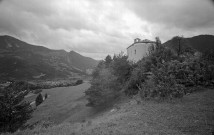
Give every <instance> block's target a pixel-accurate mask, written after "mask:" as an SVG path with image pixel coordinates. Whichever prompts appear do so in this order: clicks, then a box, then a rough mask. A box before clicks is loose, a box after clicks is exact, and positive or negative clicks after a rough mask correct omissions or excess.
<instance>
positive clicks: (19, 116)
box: [0, 88, 33, 132]
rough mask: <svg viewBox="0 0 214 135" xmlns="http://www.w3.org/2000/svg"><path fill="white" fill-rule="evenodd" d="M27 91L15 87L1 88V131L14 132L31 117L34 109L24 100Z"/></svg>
mask: <svg viewBox="0 0 214 135" xmlns="http://www.w3.org/2000/svg"><path fill="white" fill-rule="evenodd" d="M27 93H28V92H27V91H21V92H20V91H19V90H16V89H13V88H7V89H6V88H5V89H1V90H0V132H14V131H16V130H17V129H18V128H20V127H22V126H23V125H24V124H25V122H26V121H27V120H28V119H29V118H31V114H32V112H33V109H32V107H31V105H30V103H28V102H26V101H24V96H25V95H27Z"/></svg>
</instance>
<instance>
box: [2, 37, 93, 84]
mask: <svg viewBox="0 0 214 135" xmlns="http://www.w3.org/2000/svg"><path fill="white" fill-rule="evenodd" d="M77 56H78V57H77ZM77 61H78V62H77ZM0 65H1V66H0V79H1V80H8V79H38V78H40V79H47V78H67V77H71V76H75V75H76V74H84V73H85V70H86V69H90V68H93V67H95V66H96V65H97V61H96V60H94V59H91V58H88V57H84V56H82V55H80V54H78V53H76V52H74V51H71V52H66V51H64V50H51V49H48V48H45V47H43V46H35V45H31V44H28V43H26V42H23V41H20V40H18V39H16V38H13V37H10V36H0Z"/></svg>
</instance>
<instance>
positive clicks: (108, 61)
mask: <svg viewBox="0 0 214 135" xmlns="http://www.w3.org/2000/svg"><path fill="white" fill-rule="evenodd" d="M111 62H112V58H111V56H110V55H108V56H106V58H105V64H106V66H107V67H108V66H109V65H110V63H111Z"/></svg>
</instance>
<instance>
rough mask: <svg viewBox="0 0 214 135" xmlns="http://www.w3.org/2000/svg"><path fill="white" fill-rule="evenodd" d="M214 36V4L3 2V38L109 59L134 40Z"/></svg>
mask: <svg viewBox="0 0 214 135" xmlns="http://www.w3.org/2000/svg"><path fill="white" fill-rule="evenodd" d="M199 34H212V35H214V3H212V1H211V0H0V35H11V36H14V37H17V38H19V39H21V40H23V41H26V42H29V43H32V44H36V45H43V46H45V47H48V48H51V49H64V50H66V51H71V50H74V51H76V52H79V53H81V54H82V55H85V56H89V57H92V58H95V59H103V58H104V57H105V56H106V55H107V54H114V53H116V54H117V53H119V52H121V51H126V47H128V46H129V45H130V44H132V43H133V39H134V38H136V37H139V38H142V39H144V38H148V39H150V40H153V39H154V37H156V36H159V37H160V39H161V40H162V42H164V41H166V40H169V39H171V38H172V37H173V36H176V35H183V36H184V37H191V36H195V35H199Z"/></svg>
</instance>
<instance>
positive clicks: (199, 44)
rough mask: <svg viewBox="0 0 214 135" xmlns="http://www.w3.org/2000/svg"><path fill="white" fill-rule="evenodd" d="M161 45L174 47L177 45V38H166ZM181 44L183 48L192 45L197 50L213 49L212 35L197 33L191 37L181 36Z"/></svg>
mask: <svg viewBox="0 0 214 135" xmlns="http://www.w3.org/2000/svg"><path fill="white" fill-rule="evenodd" d="M163 45H165V46H168V47H170V48H172V49H175V48H176V47H177V46H178V41H177V39H175V38H173V39H171V40H168V41H167V42H165V43H164V44H163ZM181 46H182V47H183V48H186V47H192V48H193V49H195V50H197V51H199V52H202V53H203V52H207V51H209V50H214V36H213V35H199V36H194V37H191V38H183V39H182V40H181Z"/></svg>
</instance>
